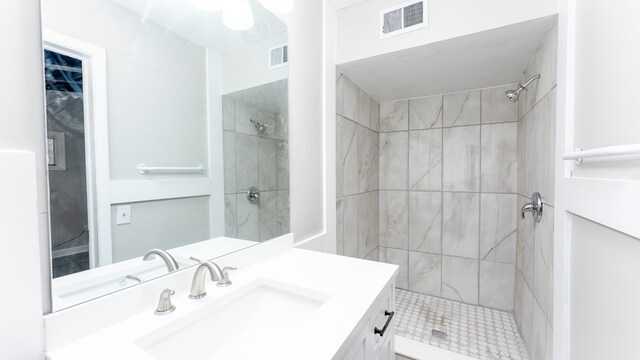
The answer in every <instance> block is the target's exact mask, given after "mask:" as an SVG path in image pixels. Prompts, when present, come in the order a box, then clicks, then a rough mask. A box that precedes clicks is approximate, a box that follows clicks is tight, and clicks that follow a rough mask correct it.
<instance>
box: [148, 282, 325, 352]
mask: <svg viewBox="0 0 640 360" xmlns="http://www.w3.org/2000/svg"><path fill="white" fill-rule="evenodd" d="M328 298H329V296H328V295H326V294H324V293H320V292H317V291H314V290H310V289H306V288H300V287H297V286H293V285H290V284H285V283H281V282H278V281H275V280H271V279H259V280H256V281H254V282H252V283H249V284H247V285H245V286H243V287H242V288H240V289H238V290H236V291H234V292H233V293H231V294H229V295H227V296H225V297H223V298H221V299H220V300H218V301H214V302H212V303H211V304H210V305H208V306H206V307H203V308H201V309H199V310H197V311H195V312H193V313H191V314H189V315H187V316H185V317H184V318H181V319H179V320H176V321H175V322H173V323H171V324H169V325H166V326H165V327H163V328H160V329H159V330H156V331H155V332H153V333H150V334H148V335H146V336H144V337H142V338H140V339H138V340H137V341H136V344H137V345H138V346H140V347H141V348H143V349H144V350H145V351H146V352H148V353H150V354H151V355H153V356H154V357H156V358H157V359H160V360H173V359H200V360H205V359H260V358H264V357H265V354H269V353H271V354H277V353H278V352H279V350H278V349H282V348H284V347H286V346H287V344H288V343H289V341H290V339H291V337H292V336H293V335H295V334H296V332H298V331H300V330H299V326H300V324H304V323H305V321H306V320H308V319H309V318H310V316H312V315H313V313H314V312H315V311H316V310H317V309H318V308H319V307H320V306H322V304H323V303H324V302H326V301H327V299H328Z"/></svg>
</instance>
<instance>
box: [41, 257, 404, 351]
mask: <svg viewBox="0 0 640 360" xmlns="http://www.w3.org/2000/svg"><path fill="white" fill-rule="evenodd" d="M194 270H195V269H194ZM187 271H190V270H187ZM397 271H398V267H397V266H395V265H389V264H384V263H379V262H372V261H366V260H360V259H354V258H348V257H343V256H336V255H330V254H325V253H319V252H313V251H307V250H300V249H291V250H288V251H286V252H284V253H282V254H280V255H277V256H274V257H271V258H269V259H267V260H264V261H262V262H259V263H257V264H255V265H252V266H249V267H246V268H244V269H239V270H238V271H235V272H233V273H232V274H231V279H232V281H233V284H232V285H231V286H229V287H226V288H220V287H216V286H215V285H214V284H213V283H212V282H210V281H209V282H207V289H208V291H207V293H208V295H207V296H206V297H205V298H203V299H201V300H191V299H189V298H188V297H187V295H188V291H189V286H190V284H185V286H184V287H183V288H181V289H175V290H176V294H175V295H174V296H173V297H172V299H173V303H174V305H175V306H176V310H175V311H174V312H173V313H171V314H169V315H166V316H156V315H154V314H153V310H154V309H153V308H150V309H148V310H147V311H145V312H143V313H141V314H138V315H135V316H133V317H131V318H128V319H126V320H124V321H121V322H119V323H116V324H114V325H112V326H109V327H107V328H104V329H102V330H100V331H98V332H96V333H93V334H90V335H88V336H86V337H84V338H81V339H79V340H77V341H75V342H73V343H70V344H67V345H65V346H63V347H61V348H58V349H53V350H51V349H50V351H49V352H48V356H49V359H51V360H76V359H77V360H85V359H89V358H90V359H111V360H113V359H136V360H146V359H149V360H151V359H155V357H153V356H152V355H151V354H149V353H148V352H146V351H145V350H144V349H142V348H141V347H139V346H138V345H136V343H135V341H136V340H138V339H140V338H142V337H144V336H146V335H147V334H149V333H151V332H153V331H154V330H156V329H159V328H162V327H165V326H167V325H171V323H173V322H175V321H178V320H180V319H182V318H184V317H185V316H188V315H189V314H191V313H192V312H193V311H196V310H199V309H201V308H203V307H205V306H208V305H210V304H211V303H212V302H215V301H217V300H219V299H220V298H222V297H224V296H225V295H229V294H231V293H232V292H234V291H236V290H238V289H240V288H241V287H242V286H243V285H247V284H249V283H251V282H253V281H255V280H256V279H259V278H265V277H267V278H269V279H274V280H277V281H279V282H283V283H287V284H291V285H294V286H298V287H301V288H308V289H311V290H313V291H318V292H322V293H325V294H327V295H329V296H328V299H327V300H326V302H324V303H323V304H322V305H321V306H320V307H319V308H318V309H317V310H315V312H314V313H313V314H312V315H311V316H310V318H308V319H306V321H304V323H301V324H300V326H299V327H297V329H296V332H295V335H293V336H291V338H290V339H289V341H288V342H287V347H285V348H282V347H280V348H278V349H277V352H276V351H274V353H273V354H268V353H262V354H261V358H262V359H272V358H277V359H331V358H333V356H334V355H335V354H336V352H337V351H338V350H339V349H340V347H341V346H342V344H343V343H344V342H345V340H346V339H347V338H348V337H349V335H350V334H351V333H352V332H353V331H354V330H355V327H356V325H357V324H358V322H359V321H360V320H361V319H362V317H363V316H364V315H365V314H366V313H367V311H368V310H369V308H370V307H371V306H372V305H373V301H374V300H375V299H376V297H377V295H378V294H379V293H380V292H381V291H382V290H383V289H384V287H385V286H387V285H388V284H389V283H390V282H391V281H393V278H394V277H395V275H396V273H397ZM159 281H161V279H160V280H159ZM158 295H159V294H158ZM87 321H91V319H87ZM265 336H274V337H277V336H278V334H265ZM211 346H216V344H215V341H213V342H212V344H211Z"/></svg>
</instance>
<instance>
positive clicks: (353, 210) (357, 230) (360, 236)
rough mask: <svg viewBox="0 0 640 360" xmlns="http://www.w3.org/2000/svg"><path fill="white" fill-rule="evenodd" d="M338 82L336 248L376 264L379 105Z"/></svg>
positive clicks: (348, 84)
mask: <svg viewBox="0 0 640 360" xmlns="http://www.w3.org/2000/svg"><path fill="white" fill-rule="evenodd" d="M337 79H338V80H337V83H336V86H337V87H336V90H337V91H336V97H337V98H336V104H337V106H336V145H337V146H336V174H337V176H336V194H337V199H336V217H337V219H336V226H337V244H336V249H337V253H338V254H339V255H345V256H351V257H357V258H361V259H364V258H366V259H369V260H378V216H379V212H378V208H379V206H378V203H379V192H378V188H379V179H378V173H379V170H378V168H379V159H380V156H379V151H378V148H379V138H380V135H379V126H380V105H379V104H378V102H377V101H376V100H375V99H374V98H372V97H371V96H369V94H367V93H366V92H365V91H364V90H362V89H360V87H358V85H356V84H355V83H354V82H353V81H352V80H351V79H349V78H348V77H347V76H346V75H344V74H341V73H338V77H337Z"/></svg>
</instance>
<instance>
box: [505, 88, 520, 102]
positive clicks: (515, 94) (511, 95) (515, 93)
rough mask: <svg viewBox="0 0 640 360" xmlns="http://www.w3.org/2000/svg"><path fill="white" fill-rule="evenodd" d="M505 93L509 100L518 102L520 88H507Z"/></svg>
mask: <svg viewBox="0 0 640 360" xmlns="http://www.w3.org/2000/svg"><path fill="white" fill-rule="evenodd" d="M504 94H505V95H507V98H508V99H509V101H511V102H512V103H516V102H518V98H520V90H519V89H518V90H507V91H505V92H504Z"/></svg>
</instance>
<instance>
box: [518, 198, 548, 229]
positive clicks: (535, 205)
mask: <svg viewBox="0 0 640 360" xmlns="http://www.w3.org/2000/svg"><path fill="white" fill-rule="evenodd" d="M543 208H544V203H543V202H542V196H541V195H540V193H538V192H534V193H533V194H532V195H531V202H529V203H526V204H524V206H523V207H522V209H520V216H522V218H523V219H524V214H526V213H528V212H530V213H531V215H532V216H533V220H534V221H535V222H537V223H539V222H540V221H542V211H543Z"/></svg>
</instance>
